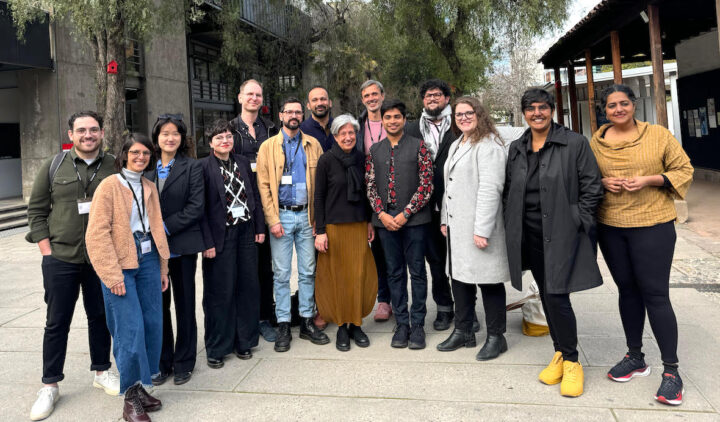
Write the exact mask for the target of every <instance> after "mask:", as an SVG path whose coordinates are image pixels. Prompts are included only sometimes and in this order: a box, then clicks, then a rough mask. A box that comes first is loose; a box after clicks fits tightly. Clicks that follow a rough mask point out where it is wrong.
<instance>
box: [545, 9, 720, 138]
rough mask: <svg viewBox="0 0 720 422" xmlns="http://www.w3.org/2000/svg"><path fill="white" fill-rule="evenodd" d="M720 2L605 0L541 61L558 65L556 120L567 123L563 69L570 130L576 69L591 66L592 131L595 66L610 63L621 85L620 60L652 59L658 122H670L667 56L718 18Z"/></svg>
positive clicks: (574, 122)
mask: <svg viewBox="0 0 720 422" xmlns="http://www.w3.org/2000/svg"><path fill="white" fill-rule="evenodd" d="M718 10H720V0H655V1H651V0H603V1H602V2H600V4H598V5H597V6H595V8H594V9H593V10H592V11H590V13H589V14H588V15H587V16H585V18H583V19H582V20H581V21H580V22H579V23H578V24H577V25H575V27H573V28H572V29H571V30H570V31H568V32H567V33H566V34H565V35H563V36H562V37H561V38H560V39H559V40H558V41H557V42H556V43H555V44H554V45H553V46H552V47H550V49H549V50H547V51H546V52H545V54H544V55H543V56H542V58H541V59H540V62H541V63H542V64H543V65H544V66H545V68H546V69H554V73H555V93H556V100H557V109H558V110H560V112H558V114H557V119H558V123H560V124H564V115H563V113H562V110H563V104H562V101H563V96H562V81H561V79H560V69H561V68H567V74H568V90H569V97H570V118H571V120H572V129H573V130H574V131H578V130H579V119H578V105H577V95H576V87H575V67H576V66H585V68H586V69H587V91H588V106H589V108H590V126H591V130H592V131H593V132H595V130H597V119H596V116H595V89H594V83H593V66H595V65H610V64H611V65H612V67H613V73H614V82H615V83H618V84H619V83H622V64H623V63H633V62H644V61H648V60H649V61H650V62H651V63H652V67H653V88H654V91H655V109H656V114H657V124H660V125H663V126H665V127H667V126H668V118H667V110H666V102H665V101H666V100H665V95H664V93H665V76H664V72H663V60H672V59H675V45H676V44H678V43H679V42H680V41H683V40H686V39H688V38H692V37H694V36H697V35H699V34H701V33H704V32H707V31H709V30H710V29H712V28H717V27H718V22H720V13H718Z"/></svg>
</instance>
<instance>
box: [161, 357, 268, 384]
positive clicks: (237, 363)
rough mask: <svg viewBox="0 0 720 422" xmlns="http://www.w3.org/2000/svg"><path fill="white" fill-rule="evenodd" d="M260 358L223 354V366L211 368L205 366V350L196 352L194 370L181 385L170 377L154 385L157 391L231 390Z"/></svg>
mask: <svg viewBox="0 0 720 422" xmlns="http://www.w3.org/2000/svg"><path fill="white" fill-rule="evenodd" d="M260 361H261V359H258V358H253V359H249V360H241V359H238V358H237V357H236V356H235V355H234V354H230V355H227V356H225V366H223V367H222V368H220V369H213V368H210V367H209V366H207V355H206V354H205V352H201V353H199V354H198V357H197V362H196V363H195V370H194V371H193V376H192V378H191V379H190V381H189V382H188V383H186V384H183V385H175V384H173V382H172V377H171V378H170V379H169V380H168V381H166V382H165V384H163V385H161V386H158V387H156V390H158V391H164V390H188V391H227V392H230V391H233V390H234V389H235V387H237V385H238V384H239V383H240V382H241V381H242V380H243V379H245V377H246V376H247V374H248V373H249V372H250V371H252V369H253V368H254V367H255V366H257V365H258V363H259V362H260Z"/></svg>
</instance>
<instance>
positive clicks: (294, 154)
mask: <svg viewBox="0 0 720 422" xmlns="http://www.w3.org/2000/svg"><path fill="white" fill-rule="evenodd" d="M289 143H290V142H288V144H289ZM299 149H300V139H298V141H297V146H296V147H295V152H294V153H293V155H292V160H290V159H289V158H288V156H287V151H285V143H284V142H283V154H285V171H284V173H292V169H293V164H294V163H295V157H296V156H297V153H298V150H299ZM288 161H289V162H290V165H289V166H288V165H287V163H288Z"/></svg>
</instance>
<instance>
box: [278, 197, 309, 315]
mask: <svg viewBox="0 0 720 422" xmlns="http://www.w3.org/2000/svg"><path fill="white" fill-rule="evenodd" d="M280 224H282V227H283V230H285V235H284V236H282V237H280V238H276V237H275V236H273V235H272V234H271V235H270V252H271V254H272V264H273V273H274V276H273V282H274V283H273V284H274V287H275V315H276V316H277V320H278V322H290V274H291V271H292V256H293V244H295V250H296V251H297V255H298V259H297V261H298V292H299V294H298V297H299V299H300V306H299V311H300V316H301V317H303V318H312V317H313V315H314V311H315V239H314V238H313V235H312V226H311V225H310V223H309V222H308V211H307V209H306V210H304V211H288V210H282V209H281V210H280Z"/></svg>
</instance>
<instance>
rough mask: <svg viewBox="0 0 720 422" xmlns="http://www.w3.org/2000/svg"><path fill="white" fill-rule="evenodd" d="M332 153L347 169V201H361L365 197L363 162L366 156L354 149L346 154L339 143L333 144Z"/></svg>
mask: <svg viewBox="0 0 720 422" xmlns="http://www.w3.org/2000/svg"><path fill="white" fill-rule="evenodd" d="M330 153H331V154H332V155H333V157H335V158H336V159H337V160H338V161H340V164H342V166H343V167H344V168H345V176H346V179H347V199H348V201H350V202H358V201H361V200H362V199H363V197H364V195H363V161H365V155H364V154H363V153H362V152H360V151H358V150H357V149H356V148H353V149H352V151H350V153H346V152H345V151H343V150H342V148H340V146H339V145H338V144H337V143H333V144H332V147H330Z"/></svg>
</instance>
